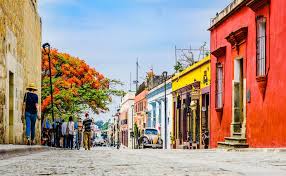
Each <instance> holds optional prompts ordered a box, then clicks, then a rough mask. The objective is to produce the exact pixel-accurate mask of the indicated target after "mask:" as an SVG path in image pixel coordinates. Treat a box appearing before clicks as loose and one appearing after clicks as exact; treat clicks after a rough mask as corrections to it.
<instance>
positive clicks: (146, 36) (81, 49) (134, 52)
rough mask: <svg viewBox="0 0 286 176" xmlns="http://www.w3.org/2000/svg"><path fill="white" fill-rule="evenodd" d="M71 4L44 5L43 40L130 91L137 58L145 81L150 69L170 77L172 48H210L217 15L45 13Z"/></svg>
mask: <svg viewBox="0 0 286 176" xmlns="http://www.w3.org/2000/svg"><path fill="white" fill-rule="evenodd" d="M67 1H68V2H69V3H70V2H72V3H77V2H78V1H77V0H72V1H70V0H59V1H56V0H42V4H41V5H40V8H41V9H40V10H41V11H40V12H41V15H42V17H43V40H44V41H45V42H46V41H48V42H50V43H51V45H52V46H54V47H56V48H58V49H60V50H62V51H64V52H68V53H70V54H72V55H75V56H79V57H80V58H83V59H86V60H87V62H88V63H89V64H91V65H94V66H95V67H96V69H98V70H99V71H101V72H103V73H104V74H105V75H107V76H109V77H111V78H116V79H120V80H122V81H124V82H125V83H126V86H125V88H126V90H128V89H129V73H130V72H133V73H135V62H136V58H137V57H139V61H140V64H141V70H140V73H141V75H140V76H143V77H144V76H145V75H143V74H144V72H145V71H147V69H149V68H150V67H151V66H153V67H154V70H155V71H156V72H157V73H158V74H160V73H161V72H162V71H163V70H167V71H168V72H169V73H171V72H172V68H173V64H174V62H175V61H174V59H175V58H174V46H175V45H177V46H179V47H187V46H189V45H190V44H192V46H194V47H199V46H200V45H201V44H203V42H205V41H206V42H208V40H209V33H208V31H207V28H208V27H209V19H210V17H212V16H213V15H214V14H215V12H216V11H215V10H214V9H205V10H203V9H194V8H159V9H158V8H147V9H123V10H122V9H121V10H117V11H113V12H109V11H108V9H107V10H106V11H105V12H102V11H96V10H95V9H92V8H91V9H89V10H87V11H86V12H85V13H84V15H81V16H76V17H73V16H72V17H70V16H69V15H70V14H61V12H60V11H47V7H50V6H56V4H57V3H60V4H62V3H64V2H66V3H67ZM137 1H141V2H143V1H144V2H151V0H137ZM159 1H160V0H156V1H152V2H159ZM208 43H209V42H208ZM133 77H134V76H133ZM116 103H118V102H115V103H114V104H116ZM114 104H113V105H112V106H113V107H114ZM112 110H113V109H112ZM105 116H110V114H107V115H105Z"/></svg>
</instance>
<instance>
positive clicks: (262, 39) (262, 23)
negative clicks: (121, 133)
mask: <svg viewBox="0 0 286 176" xmlns="http://www.w3.org/2000/svg"><path fill="white" fill-rule="evenodd" d="M263 28H264V31H261V30H263ZM266 31H267V18H266V17H265V16H262V15H261V16H257V18H256V77H265V76H266V75H267V71H266V68H267V67H266V61H267V58H266V57H267V47H266V44H267V32H266ZM261 32H262V33H261Z"/></svg>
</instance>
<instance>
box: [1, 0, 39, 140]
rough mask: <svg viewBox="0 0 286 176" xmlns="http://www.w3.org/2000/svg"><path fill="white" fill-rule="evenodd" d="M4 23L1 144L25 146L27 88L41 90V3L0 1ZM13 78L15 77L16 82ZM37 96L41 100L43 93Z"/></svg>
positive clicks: (19, 0) (2, 41)
mask: <svg viewBox="0 0 286 176" xmlns="http://www.w3.org/2000/svg"><path fill="white" fill-rule="evenodd" d="M0 23H1V25H0V143H23V137H24V133H23V132H24V126H23V123H22V121H21V113H22V103H23V97H24V93H25V88H26V86H27V85H28V84H29V83H30V82H34V83H36V85H37V87H38V88H40V86H41V85H40V84H41V20H40V17H39V15H38V12H37V2H36V1H35V0H13V1H11V0H0ZM9 75H11V77H12V76H13V78H14V79H13V80H12V81H11V80H10V79H9ZM9 80H10V83H9ZM11 83H12V84H11ZM11 85H12V86H11ZM9 87H12V89H13V90H11V89H10V90H9ZM37 94H38V95H39V96H40V90H39V91H38V92H37ZM9 95H10V97H9ZM11 95H12V96H11ZM11 117H12V118H11ZM11 124H13V125H11ZM37 126H38V129H37V140H38V142H39V139H40V128H39V127H40V126H39V124H38V125H37Z"/></svg>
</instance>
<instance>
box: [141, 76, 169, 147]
mask: <svg viewBox="0 0 286 176" xmlns="http://www.w3.org/2000/svg"><path fill="white" fill-rule="evenodd" d="M169 78H170V77H169ZM149 89H150V90H149V92H148V95H147V96H146V97H147V103H148V106H147V107H148V114H149V116H148V122H149V123H148V127H151V128H156V129H157V130H158V132H159V134H160V136H161V138H162V140H163V148H165V146H167V148H168V149H169V148H170V147H171V146H170V145H171V140H170V136H171V127H172V118H171V117H172V82H171V79H168V80H167V81H166V104H167V106H166V108H167V109H166V110H167V116H165V81H164V79H163V78H162V77H160V79H159V80H158V81H157V84H153V86H152V87H150V88H149ZM165 120H167V124H165ZM165 128H166V129H165ZM165 130H166V132H167V133H165ZM165 141H166V143H165Z"/></svg>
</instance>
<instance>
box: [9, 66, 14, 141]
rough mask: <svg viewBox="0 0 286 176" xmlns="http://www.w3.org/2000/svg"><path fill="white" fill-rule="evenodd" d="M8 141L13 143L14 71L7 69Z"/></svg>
mask: <svg viewBox="0 0 286 176" xmlns="http://www.w3.org/2000/svg"><path fill="white" fill-rule="evenodd" d="M9 143H10V144H13V143H14V73H12V72H10V71H9Z"/></svg>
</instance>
